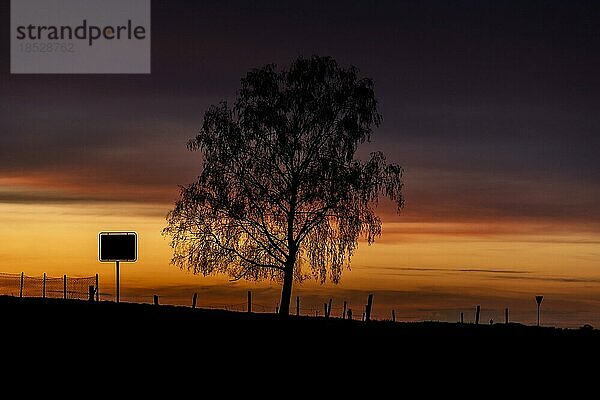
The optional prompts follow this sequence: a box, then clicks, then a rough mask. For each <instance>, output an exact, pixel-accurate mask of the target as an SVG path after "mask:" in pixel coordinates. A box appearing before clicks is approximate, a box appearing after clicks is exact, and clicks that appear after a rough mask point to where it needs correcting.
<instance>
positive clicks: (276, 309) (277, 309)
mask: <svg viewBox="0 0 600 400" xmlns="http://www.w3.org/2000/svg"><path fill="white" fill-rule="evenodd" d="M275 314H279V303H277V304H275Z"/></svg>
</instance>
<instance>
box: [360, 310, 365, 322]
mask: <svg viewBox="0 0 600 400" xmlns="http://www.w3.org/2000/svg"><path fill="white" fill-rule="evenodd" d="M361 321H362V322H365V313H364V312H363V316H362V320H361Z"/></svg>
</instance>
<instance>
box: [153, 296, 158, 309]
mask: <svg viewBox="0 0 600 400" xmlns="http://www.w3.org/2000/svg"><path fill="white" fill-rule="evenodd" d="M154 305H155V306H157V305H158V295H157V294H155V295H154Z"/></svg>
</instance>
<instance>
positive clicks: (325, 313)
mask: <svg viewBox="0 0 600 400" xmlns="http://www.w3.org/2000/svg"><path fill="white" fill-rule="evenodd" d="M323 310H324V315H325V318H329V313H328V312H327V303H323Z"/></svg>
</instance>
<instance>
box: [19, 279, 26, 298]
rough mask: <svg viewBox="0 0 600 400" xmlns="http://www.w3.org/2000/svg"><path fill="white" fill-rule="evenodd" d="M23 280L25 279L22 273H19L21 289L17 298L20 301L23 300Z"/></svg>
mask: <svg viewBox="0 0 600 400" xmlns="http://www.w3.org/2000/svg"><path fill="white" fill-rule="evenodd" d="M24 278H25V276H24V273H23V272H21V288H20V289H19V298H21V299H22V298H23V283H24V282H23V281H24Z"/></svg>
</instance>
